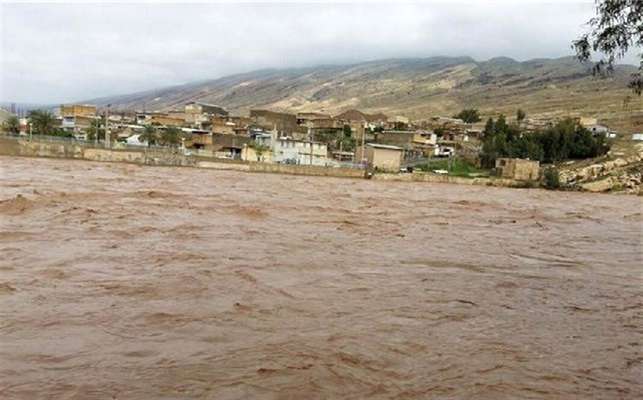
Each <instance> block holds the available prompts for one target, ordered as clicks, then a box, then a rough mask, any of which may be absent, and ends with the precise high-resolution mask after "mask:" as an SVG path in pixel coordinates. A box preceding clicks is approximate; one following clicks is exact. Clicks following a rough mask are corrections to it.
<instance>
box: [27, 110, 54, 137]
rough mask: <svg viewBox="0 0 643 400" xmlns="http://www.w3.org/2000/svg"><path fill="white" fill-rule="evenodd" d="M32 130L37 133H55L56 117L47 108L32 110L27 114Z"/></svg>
mask: <svg viewBox="0 0 643 400" xmlns="http://www.w3.org/2000/svg"><path fill="white" fill-rule="evenodd" d="M28 119H29V123H30V124H32V130H33V133H34V134H37V135H53V134H55V133H56V119H55V118H54V115H53V114H52V113H51V112H50V111H47V110H33V111H31V112H29V115H28Z"/></svg>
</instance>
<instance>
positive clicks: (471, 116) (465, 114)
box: [453, 108, 480, 124]
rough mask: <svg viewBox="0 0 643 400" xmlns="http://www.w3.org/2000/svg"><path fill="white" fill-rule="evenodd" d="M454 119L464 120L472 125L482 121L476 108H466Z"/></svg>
mask: <svg viewBox="0 0 643 400" xmlns="http://www.w3.org/2000/svg"><path fill="white" fill-rule="evenodd" d="M453 118H458V119H461V120H463V121H464V122H466V123H467V124H471V123H474V122H479V121H480V114H479V113H478V110H476V109H475V108H465V109H464V110H462V111H460V112H459V113H458V114H456V115H454V116H453Z"/></svg>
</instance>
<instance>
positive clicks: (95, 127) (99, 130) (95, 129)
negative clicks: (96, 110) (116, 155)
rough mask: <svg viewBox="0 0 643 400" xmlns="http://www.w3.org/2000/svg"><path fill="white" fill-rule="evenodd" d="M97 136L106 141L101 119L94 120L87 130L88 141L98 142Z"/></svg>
mask: <svg viewBox="0 0 643 400" xmlns="http://www.w3.org/2000/svg"><path fill="white" fill-rule="evenodd" d="M97 135H98V139H100V140H105V129H103V127H102V124H101V121H100V120H99V119H95V120H92V122H91V123H90V124H89V128H87V139H88V140H96V136H97Z"/></svg>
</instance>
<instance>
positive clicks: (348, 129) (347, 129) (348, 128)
mask: <svg viewBox="0 0 643 400" xmlns="http://www.w3.org/2000/svg"><path fill="white" fill-rule="evenodd" d="M343 130H344V137H345V138H347V137H348V138H349V137H352V136H353V129H351V126H350V125H344V128H343Z"/></svg>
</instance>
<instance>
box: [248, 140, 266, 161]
mask: <svg viewBox="0 0 643 400" xmlns="http://www.w3.org/2000/svg"><path fill="white" fill-rule="evenodd" d="M248 146H249V147H250V148H252V149H254V151H255V154H256V155H257V161H263V155H264V153H265V152H267V151H268V150H270V147H268V146H266V145H265V144H261V143H259V142H256V141H252V142H250V143H249V144H248Z"/></svg>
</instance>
